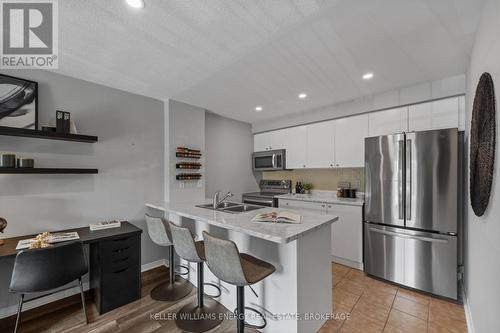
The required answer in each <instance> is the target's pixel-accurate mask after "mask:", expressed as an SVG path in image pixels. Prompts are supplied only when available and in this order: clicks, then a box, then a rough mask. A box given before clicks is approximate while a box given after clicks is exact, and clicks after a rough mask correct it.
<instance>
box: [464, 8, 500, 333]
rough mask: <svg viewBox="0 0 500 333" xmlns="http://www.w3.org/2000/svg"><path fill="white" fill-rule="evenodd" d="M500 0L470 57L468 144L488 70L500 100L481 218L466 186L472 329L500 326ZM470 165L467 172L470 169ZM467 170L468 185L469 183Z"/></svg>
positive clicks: (484, 18) (487, 11) (487, 15)
mask: <svg viewBox="0 0 500 333" xmlns="http://www.w3.org/2000/svg"><path fill="white" fill-rule="evenodd" d="M499 59H500V1H498V0H486V1H485V6H484V10H483V15H482V18H481V23H480V26H479V29H478V31H477V35H476V40H475V44H474V48H473V51H472V56H471V63H470V67H469V73H468V80H467V95H466V105H467V108H466V120H467V121H466V126H467V131H466V135H467V144H469V143H470V142H469V137H468V136H469V130H470V120H471V115H472V103H473V100H474V95H475V91H476V86H477V83H478V81H479V77H480V76H481V74H482V73H483V72H489V73H490V74H491V76H492V77H493V81H494V84H495V95H496V99H497V105H496V108H497V116H496V120H497V133H496V137H497V144H496V160H495V169H494V172H493V186H492V193H491V197H490V202H489V206H488V209H487V210H486V212H485V214H484V215H483V216H482V217H477V216H476V215H475V214H474V212H473V211H472V208H471V205H470V200H469V198H468V188H467V192H466V193H467V199H466V202H465V204H466V207H467V217H468V221H467V224H466V228H465V229H466V231H467V233H466V244H465V249H466V252H465V267H466V271H465V289H466V294H467V298H468V308H469V309H470V314H471V317H472V323H473V329H472V330H469V331H470V332H497V331H498V328H499V327H500V316H499V315H498V310H499V309H500V283H498V277H499V276H500V266H499V265H498V258H499V257H500V241H499V240H500V223H499V221H498V220H499V216H500V196H499V195H500V179H499V178H498V176H499V174H498V167H499V165H500V144H499V140H498V138H499V137H500V136H499V133H498V122H499V121H500V118H499V105H498V100H499V98H500V62H499ZM468 169H469V168H468V167H467V171H468ZM468 181H469V173H468V172H467V179H466V184H467V185H468Z"/></svg>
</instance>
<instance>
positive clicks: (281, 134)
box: [253, 129, 287, 152]
mask: <svg viewBox="0 0 500 333" xmlns="http://www.w3.org/2000/svg"><path fill="white" fill-rule="evenodd" d="M286 136H287V130H286V129H281V130H276V131H270V132H264V133H259V134H255V135H254V139H253V151H254V152H256V151H265V150H275V149H286V142H287V138H286Z"/></svg>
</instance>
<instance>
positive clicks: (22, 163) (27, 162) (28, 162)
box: [17, 158, 35, 168]
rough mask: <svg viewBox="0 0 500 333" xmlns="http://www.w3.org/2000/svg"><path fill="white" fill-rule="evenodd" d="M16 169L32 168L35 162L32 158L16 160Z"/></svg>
mask: <svg viewBox="0 0 500 333" xmlns="http://www.w3.org/2000/svg"><path fill="white" fill-rule="evenodd" d="M17 167H18V168H34V167H35V160H34V159H32V158H18V159H17Z"/></svg>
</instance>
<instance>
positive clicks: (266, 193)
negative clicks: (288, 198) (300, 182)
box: [243, 180, 292, 207]
mask: <svg viewBox="0 0 500 333" xmlns="http://www.w3.org/2000/svg"><path fill="white" fill-rule="evenodd" d="M259 187H260V192H252V193H243V203H246V204H254V205H260V206H268V207H278V199H277V198H275V196H277V195H281V194H287V193H291V192H292V181H291V180H261V181H260V183H259Z"/></svg>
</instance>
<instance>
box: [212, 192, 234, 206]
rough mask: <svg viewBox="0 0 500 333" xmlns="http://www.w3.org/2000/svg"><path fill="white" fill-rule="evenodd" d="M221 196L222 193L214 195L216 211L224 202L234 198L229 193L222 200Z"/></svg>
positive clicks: (213, 201) (213, 200)
mask: <svg viewBox="0 0 500 333" xmlns="http://www.w3.org/2000/svg"><path fill="white" fill-rule="evenodd" d="M219 196H220V191H217V192H215V193H214V197H213V199H212V203H213V208H214V209H217V208H219V206H220V204H221V203H223V202H224V200H226V199H227V198H229V197H232V196H233V194H232V193H231V192H227V193H226V195H224V196H223V197H222V199H219Z"/></svg>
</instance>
